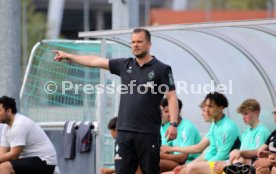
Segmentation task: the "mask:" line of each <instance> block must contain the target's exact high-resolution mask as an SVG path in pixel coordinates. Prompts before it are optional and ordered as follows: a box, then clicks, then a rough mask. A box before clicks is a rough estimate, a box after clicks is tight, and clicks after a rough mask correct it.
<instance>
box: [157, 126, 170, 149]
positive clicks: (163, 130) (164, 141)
mask: <svg viewBox="0 0 276 174" xmlns="http://www.w3.org/2000/svg"><path fill="white" fill-rule="evenodd" d="M169 127H170V123H169V122H168V123H166V124H165V125H162V126H161V128H160V135H161V145H162V146H172V143H171V141H169V142H168V141H167V138H165V135H166V132H167V130H168V128H169Z"/></svg>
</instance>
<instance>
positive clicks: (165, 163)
mask: <svg viewBox="0 0 276 174" xmlns="http://www.w3.org/2000/svg"><path fill="white" fill-rule="evenodd" d="M176 166H179V163H177V162H175V161H172V160H165V159H161V160H160V171H161V173H162V172H167V171H172V170H173V169H174V168H175V167H176Z"/></svg>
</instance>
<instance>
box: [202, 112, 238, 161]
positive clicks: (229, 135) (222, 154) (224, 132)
mask: <svg viewBox="0 0 276 174" xmlns="http://www.w3.org/2000/svg"><path fill="white" fill-rule="evenodd" d="M239 132H240V131H239V129H238V127H237V125H236V124H235V123H234V121H232V120H231V119H230V118H229V117H227V116H223V118H222V119H221V120H219V121H217V122H214V123H212V125H211V127H210V129H209V132H208V134H207V135H206V136H205V137H206V138H208V139H209V141H210V145H209V149H208V152H206V154H205V156H204V159H205V160H207V161H224V160H227V159H228V158H229V153H230V151H231V150H232V148H233V146H234V144H235V142H236V141H237V139H238V138H239V134H240V133H239Z"/></svg>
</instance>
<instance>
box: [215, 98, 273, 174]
mask: <svg viewBox="0 0 276 174" xmlns="http://www.w3.org/2000/svg"><path fill="white" fill-rule="evenodd" d="M260 111H261V107H260V104H259V102H258V101H257V100H255V99H247V100H245V101H244V102H243V103H242V104H241V105H240V106H239V107H238V109H237V112H238V113H240V114H241V115H242V118H243V122H244V123H245V124H246V125H248V127H247V128H246V129H245V130H244V131H243V134H242V137H241V148H240V150H238V149H235V150H233V151H232V152H231V153H230V158H229V162H230V163H232V164H234V165H230V166H229V167H228V168H225V171H228V170H229V173H231V171H233V172H234V171H237V170H243V171H247V170H248V169H247V170H246V169H245V168H243V166H242V164H247V165H251V163H252V160H253V161H254V159H255V158H256V157H257V150H258V148H259V147H261V146H262V145H263V144H264V143H265V141H266V139H267V138H268V136H269V135H270V131H269V129H268V128H267V127H266V126H264V125H263V124H262V123H261V122H260V119H259V115H260ZM228 165H229V164H227V163H225V162H217V163H216V165H215V168H214V169H215V171H216V172H217V173H220V172H222V170H223V168H224V167H226V166H228ZM247 168H248V167H247ZM230 170H231V171H230Z"/></svg>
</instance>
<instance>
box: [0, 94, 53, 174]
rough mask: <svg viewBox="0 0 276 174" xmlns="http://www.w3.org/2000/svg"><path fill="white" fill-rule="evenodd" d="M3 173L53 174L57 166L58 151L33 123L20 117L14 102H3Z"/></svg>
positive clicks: (0, 114) (0, 104) (0, 160)
mask: <svg viewBox="0 0 276 174" xmlns="http://www.w3.org/2000/svg"><path fill="white" fill-rule="evenodd" d="M0 122H1V123H4V124H5V126H4V128H3V131H2V136H1V145H0V146H1V147H0V173H3V174H4V173H5V174H38V173H39V174H53V172H54V169H55V165H56V164H57V155H56V151H55V148H54V146H53V144H52V143H51V141H50V140H49V138H48V137H47V135H46V134H45V132H44V131H43V130H42V129H41V128H40V127H39V126H38V125H37V124H36V123H34V122H33V121H32V120H31V119H29V118H28V117H26V116H23V115H21V114H19V113H17V109H16V103H15V100H14V99H13V98H10V97H7V96H3V97H1V98H0Z"/></svg>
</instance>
